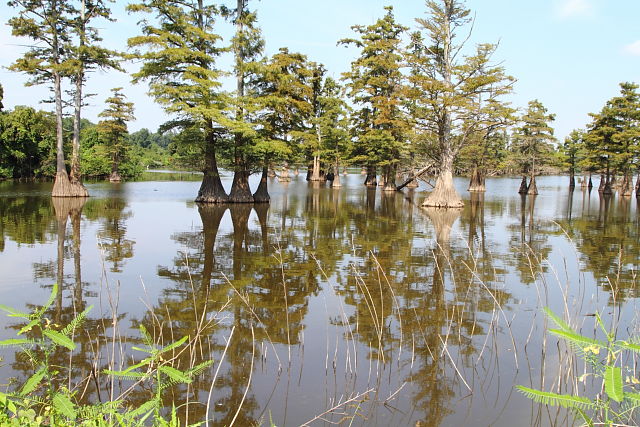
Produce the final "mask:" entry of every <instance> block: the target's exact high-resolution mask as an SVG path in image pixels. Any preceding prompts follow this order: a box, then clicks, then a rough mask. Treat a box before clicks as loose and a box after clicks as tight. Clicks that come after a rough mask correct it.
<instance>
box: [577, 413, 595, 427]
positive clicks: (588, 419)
mask: <svg viewBox="0 0 640 427" xmlns="http://www.w3.org/2000/svg"><path fill="white" fill-rule="evenodd" d="M575 409H576V411H577V412H578V414H579V415H580V417H581V418H582V421H584V425H586V426H587V427H593V420H592V419H591V417H589V416H588V415H587V414H586V413H585V412H584V411H583V410H582V409H580V408H575Z"/></svg>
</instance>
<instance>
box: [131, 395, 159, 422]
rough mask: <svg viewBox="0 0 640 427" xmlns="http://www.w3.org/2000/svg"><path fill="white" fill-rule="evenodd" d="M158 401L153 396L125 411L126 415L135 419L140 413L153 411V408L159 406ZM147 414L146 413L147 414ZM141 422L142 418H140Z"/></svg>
mask: <svg viewBox="0 0 640 427" xmlns="http://www.w3.org/2000/svg"><path fill="white" fill-rule="evenodd" d="M159 406H160V405H159V402H158V401H157V400H156V399H155V398H154V399H151V400H148V401H146V402H145V403H143V404H142V405H140V406H138V407H137V408H136V409H134V410H132V411H129V412H128V413H127V417H130V418H133V419H136V418H137V417H139V416H140V415H142V414H146V413H147V412H149V411H153V410H154V409H157V408H159ZM147 415H148V414H147ZM140 421H141V422H142V420H140Z"/></svg>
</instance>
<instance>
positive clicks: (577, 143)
mask: <svg viewBox="0 0 640 427" xmlns="http://www.w3.org/2000/svg"><path fill="white" fill-rule="evenodd" d="M583 148H584V131H583V130H582V129H578V130H574V131H572V132H571V133H570V134H569V136H567V137H566V138H565V139H564V144H562V146H561V147H560V149H561V151H562V152H561V154H562V163H563V165H564V167H566V168H567V169H569V189H571V190H573V189H574V188H575V186H576V180H575V174H576V170H577V169H578V165H579V164H580V160H581V159H580V155H581V153H582V152H583Z"/></svg>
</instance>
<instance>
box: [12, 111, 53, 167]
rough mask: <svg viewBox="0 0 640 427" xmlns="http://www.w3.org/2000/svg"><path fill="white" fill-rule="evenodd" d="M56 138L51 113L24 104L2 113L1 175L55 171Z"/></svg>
mask: <svg viewBox="0 0 640 427" xmlns="http://www.w3.org/2000/svg"><path fill="white" fill-rule="evenodd" d="M55 138H56V136H55V121H54V118H53V117H52V115H51V114H50V113H47V112H44V111H36V110H35V109H33V108H31V107H21V106H18V107H16V108H15V109H13V110H12V111H8V112H4V113H0V178H27V177H33V176H43V175H47V176H51V175H53V174H55V151H54V150H55Z"/></svg>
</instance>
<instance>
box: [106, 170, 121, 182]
mask: <svg viewBox="0 0 640 427" xmlns="http://www.w3.org/2000/svg"><path fill="white" fill-rule="evenodd" d="M121 181H122V177H121V176H120V174H119V173H118V171H117V170H116V171H113V172H111V175H109V182H121Z"/></svg>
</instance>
